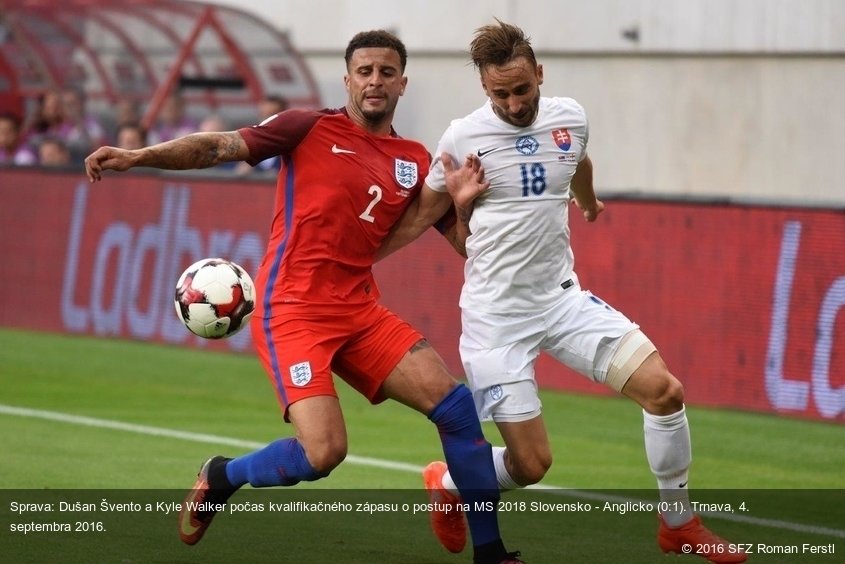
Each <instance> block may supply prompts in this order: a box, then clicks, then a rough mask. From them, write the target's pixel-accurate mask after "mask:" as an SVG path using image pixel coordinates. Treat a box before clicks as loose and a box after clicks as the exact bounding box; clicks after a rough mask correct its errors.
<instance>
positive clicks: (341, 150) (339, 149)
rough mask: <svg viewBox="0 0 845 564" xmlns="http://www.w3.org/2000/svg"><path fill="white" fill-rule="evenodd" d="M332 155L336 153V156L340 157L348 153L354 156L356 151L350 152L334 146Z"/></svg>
mask: <svg viewBox="0 0 845 564" xmlns="http://www.w3.org/2000/svg"><path fill="white" fill-rule="evenodd" d="M332 153H334V154H335V155H339V154H341V153H348V154H350V155H354V154H355V151H350V150H349V149H341V148H340V147H338V146H337V145H332Z"/></svg>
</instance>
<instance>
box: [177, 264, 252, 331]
mask: <svg viewBox="0 0 845 564" xmlns="http://www.w3.org/2000/svg"><path fill="white" fill-rule="evenodd" d="M254 310H255V285H254V284H253V282H252V278H250V277H249V274H247V272H246V270H244V269H243V268H242V267H241V266H239V265H237V264H235V263H234V262H232V261H229V260H226V259H222V258H206V259H202V260H200V261H197V262H195V263H194V264H192V265H191V266H189V267H188V268H187V269H185V272H183V273H182V276H180V277H179V281H178V282H177V283H176V315H178V316H179V319H180V320H181V321H182V323H184V324H185V327H187V328H188V329H189V330H190V331H191V333H194V334H195V335H199V336H200V337H203V338H205V339H222V338H224V337H230V336H232V335H234V334H235V333H237V332H238V331H240V330H241V329H243V328H244V327H245V326H246V325H247V324H248V323H249V318H250V317H252V312H253V311H254Z"/></svg>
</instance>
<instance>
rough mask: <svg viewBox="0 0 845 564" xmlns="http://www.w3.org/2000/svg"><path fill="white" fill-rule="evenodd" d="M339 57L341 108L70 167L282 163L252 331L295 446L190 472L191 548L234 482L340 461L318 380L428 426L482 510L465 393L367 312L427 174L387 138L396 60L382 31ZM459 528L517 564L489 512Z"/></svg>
mask: <svg viewBox="0 0 845 564" xmlns="http://www.w3.org/2000/svg"><path fill="white" fill-rule="evenodd" d="M345 59H346V68H347V75H346V76H345V77H344V83H345V85H346V90H347V92H348V99H347V103H346V106H345V107H344V108H341V109H339V110H323V111H319V112H316V111H307V110H286V111H284V112H282V113H279V114H277V115H275V116H273V117H271V118H268V119H266V120H264V121H263V122H262V123H261V124H259V125H256V126H253V127H248V128H243V129H240V130H238V131H230V132H219V133H217V132H208V133H195V134H191V135H188V136H185V137H182V138H180V139H176V140H173V141H168V142H165V143H161V144H158V145H153V146H151V147H146V148H143V149H139V150H135V151H126V150H121V149H117V148H114V147H101V148H100V149H98V150H97V151H95V152H94V153H92V154H91V155H89V156H88V158H87V159H86V160H85V166H86V172H87V174H88V177H89V179H90V180H91V181H92V182H95V181H98V180H100V179H101V175H102V172H103V171H104V170H117V171H123V170H127V169H129V168H132V167H134V166H147V167H157V168H163V169H193V168H207V167H211V166H215V165H217V164H220V163H221V162H228V161H237V160H244V161H247V162H249V163H251V164H253V165H254V164H256V163H258V162H260V161H261V160H263V159H266V158H269V157H273V156H276V155H281V157H282V168H281V171H280V173H279V179H278V183H277V189H276V203H275V209H274V212H273V213H274V215H273V222H272V228H271V234H270V241H269V244H268V248H267V253H266V254H265V256H264V260H263V261H262V264H261V266H260V268H259V271H258V275H257V277H256V286H257V290H258V300H257V304H256V312H255V314H254V315H253V318H252V321H251V328H252V335H253V340H254V342H255V347H256V349H257V351H258V355H259V358H260V359H261V362H262V364H263V365H264V368H265V370H266V371H267V374H268V376H269V378H270V380H271V382H272V384H273V386H274V388H275V390H276V394H277V396H278V399H279V402H280V404H281V406H282V409H283V411H284V415H285V419H286V420H288V421H290V422H291V423H292V424H293V426H294V428H295V431H296V433H295V437H288V438H283V439H279V440H277V441H274V442H272V443H270V444H269V445H267V446H266V447H264V448H262V449H259V450H256V451H254V452H251V453H248V454H245V455H243V456H239V457H237V458H234V459H229V458H224V457H222V456H216V457H213V458H210V459H209V460H207V461H206V462H205V463H204V464H203V465H202V468H201V469H200V473H199V476H198V479H197V482H196V483H195V484H194V487H193V489H192V490H191V492H190V493H189V495H188V498H187V499H186V503H184V504H183V510H182V512H181V513H180V515H179V534H180V537H181V539H182V541H184V542H185V543H187V544H196V543H197V542H199V540H200V539H201V538H202V536H203V535H204V534H205V531H206V530H207V528H208V526H209V524H210V523H211V521H212V519H213V518H214V515H215V513H216V512H215V511H199V510H196V509H191V508H190V507H189V503H188V502H200V503H201V502H210V503H203V504H202V505H201V507H202V508H203V509H205V508H208V507H210V506H216V505H217V504H220V503H223V502H225V501H226V500H227V499H228V498H229V496H231V495H232V494H233V493H234V492H235V491H236V490H237V489H238V488H240V487H241V486H243V485H245V484H247V483H249V484H250V485H252V486H253V487H266V486H292V485H294V484H296V483H298V482H300V481H311V480H317V479H320V478H323V477H325V476H328V474H329V472H330V471H331V470H332V469H333V468H335V467H336V466H337V465H338V464H340V463H341V462H342V461H343V459H344V457H345V456H346V451H347V436H346V427H345V424H344V421H343V414H342V411H341V408H340V403H339V401H338V398H337V393H336V391H335V388H334V384H333V381H332V373H335V374H337V375H338V376H340V377H341V378H343V379H344V380H345V381H347V382H348V383H349V384H350V385H351V386H353V387H354V388H355V389H356V390H358V391H359V392H361V393H362V394H363V395H364V396H366V397H367V398H368V399H369V400H370V401H371V402H372V403H378V402H380V401H383V400H384V399H386V398H392V399H395V400H396V401H399V402H401V403H403V404H405V405H408V406H409V407H411V408H413V409H415V410H417V411H420V412H421V413H423V414H425V415H426V416H427V417H428V418H429V419H430V420H431V421H432V422H433V423H435V425H436V426H437V429H438V431H439V435H440V439H441V443H442V445H443V451H444V454H445V457H446V459H447V463H448V464H449V468H450V471H451V472H452V474H453V476H454V480H455V483H456V484H457V485H458V488H459V489H460V490H461V493H462V495H463V498H464V502H465V503H467V504H468V506H469V507H470V508H473V509H474V508H476V507H479V508H480V507H484V506H485V505H484V504H483V503H482V502H491V501H492V502H493V504H492V505H493V506H494V507H495V506H496V505H497V503H496V502H497V501H498V497H499V493H498V485H497V483H496V475H495V469H494V467H493V458H492V453H491V447H490V444H489V443H488V442H487V441H486V440H485V439H484V435H483V433H482V430H481V425H480V423H479V420H478V416H477V415H476V412H475V406H474V404H473V401H472V396H471V394H470V392H469V390H468V389H467V388H466V387H465V386H464V385H463V384H459V383H458V382H457V381H456V380H455V379H454V378H453V377H452V376H451V375H450V374H449V372H448V371H447V369H446V366H445V364H444V363H443V361H442V359H441V358H440V356H439V355H438V354H437V352H436V351H434V349H432V348H431V346H430V345H429V344H428V343H427V342H426V340H425V339H424V338H423V336H422V335H421V334H420V333H418V332H417V331H416V330H415V329H413V328H412V327H411V326H410V325H408V324H407V323H405V322H404V321H402V320H401V319H399V318H398V317H397V316H396V315H395V314H393V313H392V312H390V311H389V310H387V309H386V308H384V307H382V306H381V305H379V303H378V296H379V292H378V288H377V286H376V283H375V280H374V279H373V275H372V264H373V262H374V258H375V255H376V250H377V249H378V248H379V246H380V245H381V242H382V240H383V239H384V238H385V237H386V236H387V234H388V233H389V231H390V229H391V228H392V227H393V225H394V223H396V222H397V221H398V219H399V218H400V217H401V216H402V214H403V212H404V211H405V210H406V209H407V208H408V207H409V206H412V205H414V204H415V196H416V195H417V193H418V192H419V190H420V188H421V187H422V185H423V179H424V177H425V175H426V173H427V172H428V167H429V163H430V158H429V155H428V152H427V151H426V149H425V147H423V146H422V145H421V144H419V143H417V142H415V141H410V140H406V139H402V138H400V137H399V136H398V135H397V134H396V132H395V131H394V130H393V127H392V121H393V114H394V111H395V108H396V103H397V102H398V99H399V96H401V95H403V94H404V91H405V86H406V84H407V78H406V77H405V76H404V70H405V63H406V59H407V55H406V51H405V46H404V45H403V44H402V42H401V41H400V40H399V39H398V38H396V37H395V36H394V35H392V34H390V33H388V32H386V31H382V30H378V31H370V32H362V33H359V34H357V35H356V36H355V37H353V39H352V40H351V41H350V43H349V45H348V46H347V49H346V56H345ZM450 162H451V161H450ZM464 166H468V165H466V164H465V165H464ZM452 172H454V170H453V171H452ZM191 506H194V507H195V504H191ZM487 506H489V504H488V505H487ZM467 522H468V525H469V529H470V534H471V536H472V542H473V546H474V556H473V558H474V561H475V562H478V563H488V562H492V563H502V562H520V560H519V559H518V553H513V552H512V553H508V552H507V551H506V549H505V547H504V544H503V542H502V540H501V537H500V534H499V526H498V519H497V515H496V512H495V510H494V511H475V510H473V511H469V512H468V513H467Z"/></svg>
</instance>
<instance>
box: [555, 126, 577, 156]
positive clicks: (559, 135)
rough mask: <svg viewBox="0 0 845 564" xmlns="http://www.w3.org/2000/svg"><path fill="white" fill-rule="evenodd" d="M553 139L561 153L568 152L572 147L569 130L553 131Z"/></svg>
mask: <svg viewBox="0 0 845 564" xmlns="http://www.w3.org/2000/svg"><path fill="white" fill-rule="evenodd" d="M552 139H554V142H555V145H557V146H558V147H560V150H561V151H568V150H569V148H570V147H571V146H572V136H571V135H570V134H569V130H568V129H555V130H553V131H552Z"/></svg>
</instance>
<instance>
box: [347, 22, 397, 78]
mask: <svg viewBox="0 0 845 564" xmlns="http://www.w3.org/2000/svg"><path fill="white" fill-rule="evenodd" d="M368 47H386V48H388V49H393V50H394V51H396V52H397V53H399V64H400V65H401V66H402V72H403V73H404V72H405V65H406V64H407V63H408V51H407V50H406V49H405V44H404V43H402V40H401V39H399V38H398V37H396V36H395V35H394V34H392V33H390V32H389V31H387V30H384V29H374V30H372V31H362V32H360V33H356V34H355V37H353V38H352V39H351V40H350V41H349V45H347V46H346V55H345V56H344V57H343V58H344V60H346V67H347V68H349V62H350V61H351V60H352V54H353V53H354V52H355V51H356V50H357V49H366V48H368Z"/></svg>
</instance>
